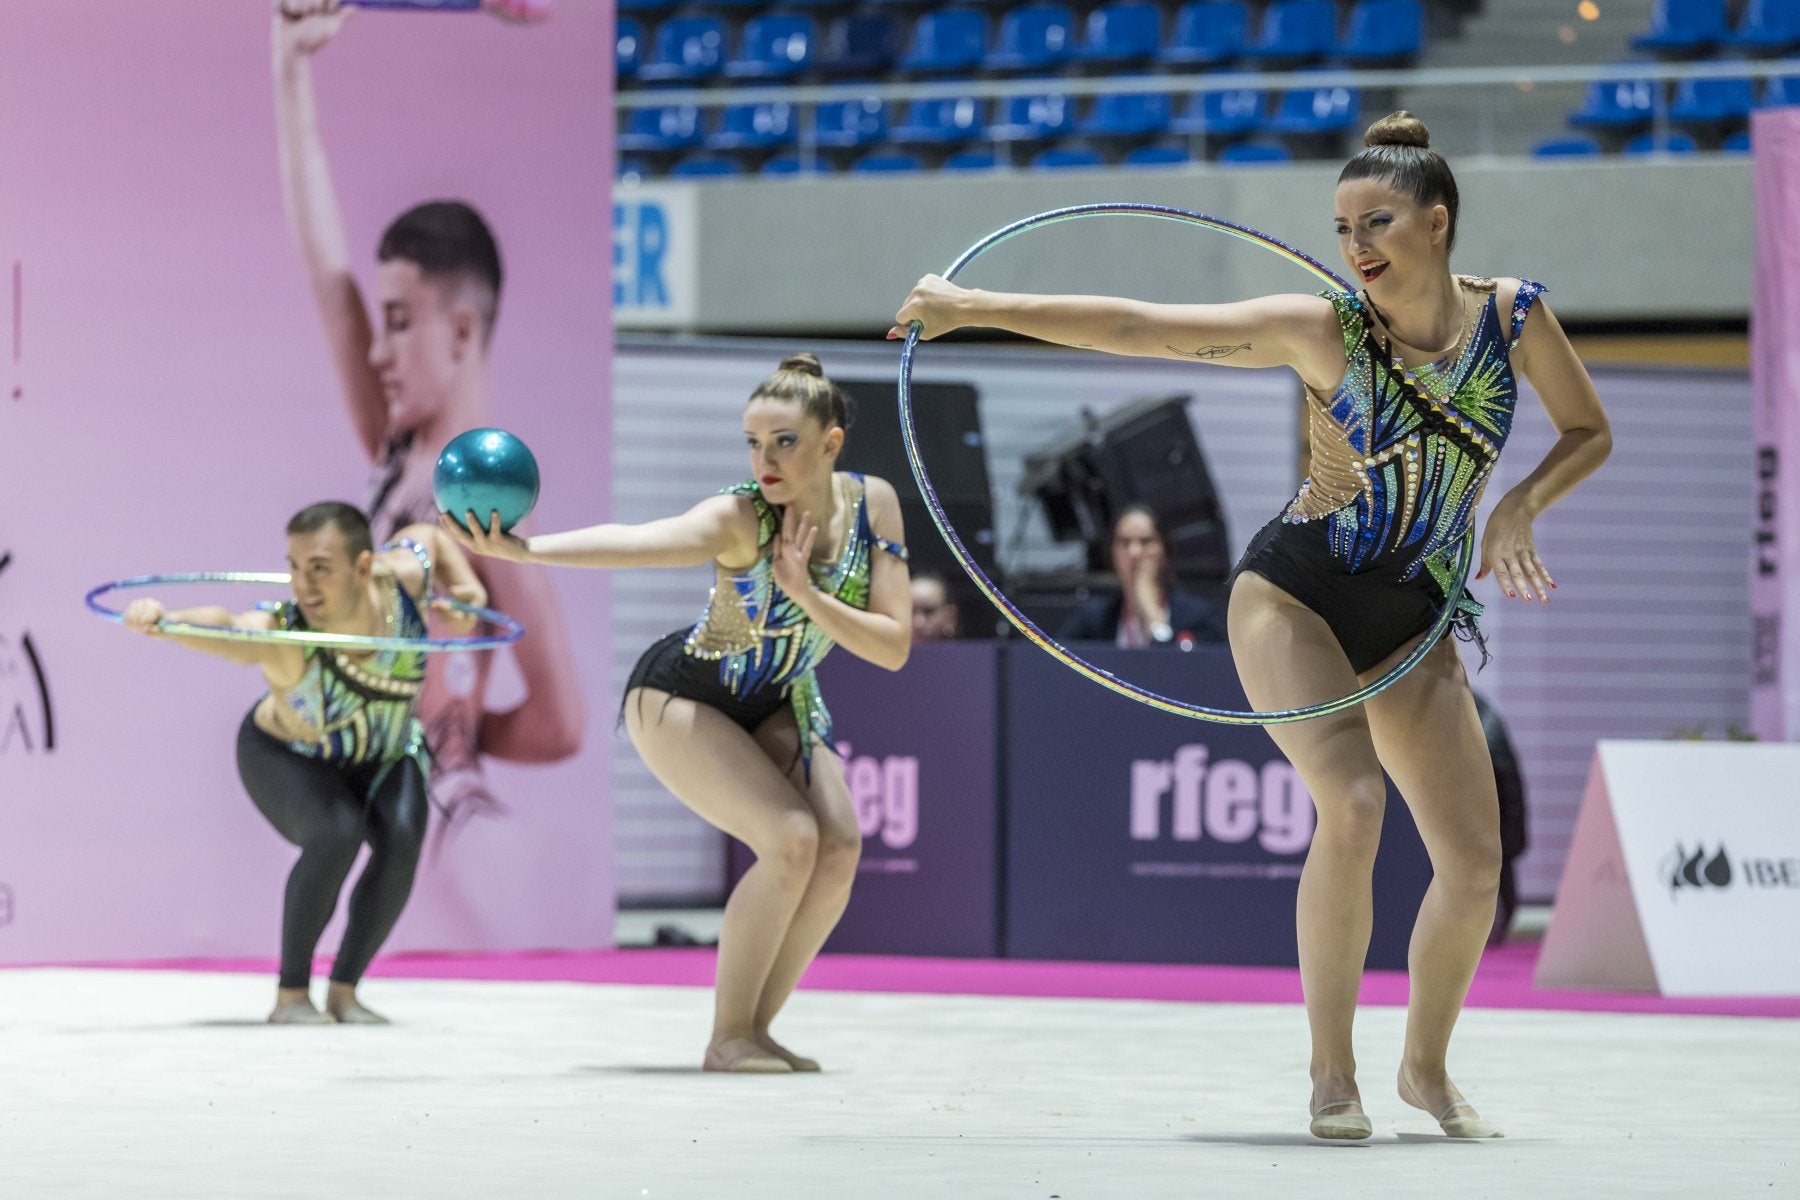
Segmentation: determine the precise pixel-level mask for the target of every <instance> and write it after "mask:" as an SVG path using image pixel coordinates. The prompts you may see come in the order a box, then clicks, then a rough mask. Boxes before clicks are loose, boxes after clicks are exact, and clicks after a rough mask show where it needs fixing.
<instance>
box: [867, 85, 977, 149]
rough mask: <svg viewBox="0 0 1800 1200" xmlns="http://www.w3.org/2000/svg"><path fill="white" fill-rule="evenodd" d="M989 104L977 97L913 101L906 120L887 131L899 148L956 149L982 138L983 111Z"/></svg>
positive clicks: (890, 138) (908, 108) (889, 139)
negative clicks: (955, 146) (964, 143)
mask: <svg viewBox="0 0 1800 1200" xmlns="http://www.w3.org/2000/svg"><path fill="white" fill-rule="evenodd" d="M986 106H987V101H985V100H978V99H976V98H975V97H974V96H953V97H951V98H949V99H947V100H914V101H913V102H912V103H911V104H909V105H907V107H906V120H904V121H902V122H901V123H900V124H898V125H896V126H894V127H893V128H892V129H890V130H888V141H890V142H892V143H894V144H895V145H896V146H953V145H955V144H956V143H958V142H969V141H974V140H975V139H976V138H978V137H981V136H982V130H983V128H984V127H985V126H986V124H987V122H986V121H985V120H984V119H983V117H982V110H983V109H984V108H985V107H986Z"/></svg>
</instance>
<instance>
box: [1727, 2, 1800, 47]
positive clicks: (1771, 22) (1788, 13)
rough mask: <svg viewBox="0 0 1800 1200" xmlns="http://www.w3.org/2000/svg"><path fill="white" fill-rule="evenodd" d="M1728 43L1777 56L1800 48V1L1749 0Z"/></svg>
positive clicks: (1730, 34) (1728, 38)
mask: <svg viewBox="0 0 1800 1200" xmlns="http://www.w3.org/2000/svg"><path fill="white" fill-rule="evenodd" d="M1725 44H1726V45H1727V46H1730V47H1732V48H1734V49H1737V50H1742V51H1744V52H1745V53H1747V54H1758V55H1768V56H1771V57H1773V56H1777V55H1782V54H1788V53H1791V52H1793V51H1795V50H1800V4H1796V3H1795V2H1794V0H1749V3H1747V4H1745V5H1744V15H1743V16H1741V17H1739V18H1738V23H1737V28H1736V29H1734V30H1732V31H1731V32H1730V33H1729V34H1727V35H1726V37H1725Z"/></svg>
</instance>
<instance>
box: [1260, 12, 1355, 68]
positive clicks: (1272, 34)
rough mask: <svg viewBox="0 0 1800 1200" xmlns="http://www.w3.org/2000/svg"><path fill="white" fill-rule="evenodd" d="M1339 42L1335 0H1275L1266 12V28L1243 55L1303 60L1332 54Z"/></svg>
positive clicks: (1302, 61)
mask: <svg viewBox="0 0 1800 1200" xmlns="http://www.w3.org/2000/svg"><path fill="white" fill-rule="evenodd" d="M1336 42H1337V9H1336V7H1334V6H1333V5H1332V3H1331V0H1275V2H1274V3H1272V4H1270V5H1269V7H1268V8H1267V9H1265V10H1264V12H1263V20H1262V28H1261V29H1260V30H1258V31H1257V35H1256V36H1255V37H1254V38H1252V39H1251V40H1250V41H1249V42H1247V43H1246V44H1245V45H1244V50H1243V57H1245V58H1248V59H1254V60H1256V61H1258V62H1291V63H1295V64H1299V63H1305V62H1311V61H1312V60H1314V59H1318V58H1323V57H1324V56H1325V55H1327V54H1330V53H1331V51H1332V49H1333V48H1334V47H1335V45H1336Z"/></svg>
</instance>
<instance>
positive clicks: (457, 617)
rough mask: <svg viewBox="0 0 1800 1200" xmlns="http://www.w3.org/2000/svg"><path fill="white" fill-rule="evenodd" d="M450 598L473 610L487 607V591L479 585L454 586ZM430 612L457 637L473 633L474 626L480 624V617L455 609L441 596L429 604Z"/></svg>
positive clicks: (461, 584)
mask: <svg viewBox="0 0 1800 1200" xmlns="http://www.w3.org/2000/svg"><path fill="white" fill-rule="evenodd" d="M450 598H451V599H455V600H460V601H462V602H463V603H464V604H467V605H470V606H472V607H474V608H486V607H487V589H486V588H484V587H482V586H481V584H480V583H459V584H454V585H452V586H451V588H450ZM431 611H432V612H434V613H436V614H437V615H438V616H439V617H440V618H441V619H442V620H443V622H444V624H445V625H447V626H449V627H450V628H451V629H452V630H454V631H455V632H456V635H457V636H458V637H463V636H465V635H467V634H470V633H473V632H475V626H476V625H478V624H479V623H480V622H481V618H480V617H477V616H476V615H475V614H474V613H472V612H469V611H468V610H467V609H463V608H458V607H456V606H455V605H453V604H451V603H450V600H449V599H445V598H444V597H443V596H439V597H437V598H436V599H434V600H433V601H432V602H431Z"/></svg>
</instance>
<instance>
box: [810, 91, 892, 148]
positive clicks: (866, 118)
mask: <svg viewBox="0 0 1800 1200" xmlns="http://www.w3.org/2000/svg"><path fill="white" fill-rule="evenodd" d="M816 119H817V121H818V125H817V129H818V134H817V137H818V143H819V145H820V146H823V147H824V148H826V149H827V150H855V149H858V148H860V147H863V146H868V145H872V144H873V143H875V142H880V141H885V140H887V128H888V106H887V102H886V101H884V100H842V101H838V102H836V103H832V104H821V105H819V111H818V116H817V118H816Z"/></svg>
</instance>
